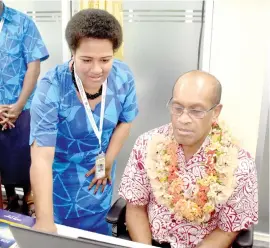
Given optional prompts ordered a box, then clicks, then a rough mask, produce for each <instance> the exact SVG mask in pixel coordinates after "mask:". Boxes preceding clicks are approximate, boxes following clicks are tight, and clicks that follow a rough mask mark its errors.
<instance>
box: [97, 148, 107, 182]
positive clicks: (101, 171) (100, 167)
mask: <svg viewBox="0 0 270 248" xmlns="http://www.w3.org/2000/svg"><path fill="white" fill-rule="evenodd" d="M103 177H105V154H104V153H103V152H102V153H100V154H99V155H98V156H97V158H96V178H97V179H101V178H103Z"/></svg>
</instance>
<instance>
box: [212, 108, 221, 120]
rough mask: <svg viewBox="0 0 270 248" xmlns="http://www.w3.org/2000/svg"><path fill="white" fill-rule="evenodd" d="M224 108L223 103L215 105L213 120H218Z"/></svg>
mask: <svg viewBox="0 0 270 248" xmlns="http://www.w3.org/2000/svg"><path fill="white" fill-rule="evenodd" d="M222 108H223V105H222V104H219V105H217V106H216V107H215V109H214V113H213V114H214V116H213V122H217V120H218V117H219V115H220V113H221V110H222Z"/></svg>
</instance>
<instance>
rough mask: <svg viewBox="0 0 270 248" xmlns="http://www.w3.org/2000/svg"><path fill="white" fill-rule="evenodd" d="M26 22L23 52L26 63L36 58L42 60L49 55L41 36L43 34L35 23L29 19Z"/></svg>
mask: <svg viewBox="0 0 270 248" xmlns="http://www.w3.org/2000/svg"><path fill="white" fill-rule="evenodd" d="M25 23H26V27H25V31H24V37H23V54H24V59H25V61H26V63H27V64H28V63H30V62H33V61H36V60H40V61H41V62H42V61H44V60H46V59H47V58H48V57H49V54H48V51H47V48H46V46H45V44H44V42H43V40H42V38H41V35H40V33H39V31H38V29H37V27H36V25H35V23H34V22H33V21H32V20H31V19H29V21H28V22H25Z"/></svg>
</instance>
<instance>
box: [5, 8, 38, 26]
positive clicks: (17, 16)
mask: <svg viewBox="0 0 270 248" xmlns="http://www.w3.org/2000/svg"><path fill="white" fill-rule="evenodd" d="M5 8H6V13H7V15H8V17H9V18H11V19H12V20H13V21H16V22H18V23H20V24H24V23H25V22H34V21H33V19H32V18H31V17H29V16H28V15H27V14H25V13H23V12H21V11H19V10H17V9H13V8H10V7H7V6H5Z"/></svg>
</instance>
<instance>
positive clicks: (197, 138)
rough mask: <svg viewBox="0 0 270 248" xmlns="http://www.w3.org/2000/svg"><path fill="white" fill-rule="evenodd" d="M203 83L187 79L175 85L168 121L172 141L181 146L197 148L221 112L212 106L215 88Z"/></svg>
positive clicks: (219, 107) (189, 77)
mask: <svg viewBox="0 0 270 248" xmlns="http://www.w3.org/2000/svg"><path fill="white" fill-rule="evenodd" d="M207 79H208V78H207V77H206V79H205V78H204V77H203V76H202V77H199V78H198V77H196V78H194V77H192V75H191V76H186V77H185V78H183V79H180V81H179V82H177V83H176V85H175V88H174V92H173V99H172V101H171V104H170V106H171V121H172V125H173V132H174V136H175V139H176V141H177V142H178V143H179V144H182V145H184V146H196V145H198V146H200V145H201V144H202V143H203V141H204V140H205V138H206V136H207V135H208V133H209V132H210V129H211V126H212V123H213V122H215V121H216V120H217V117H218V115H219V113H220V111H221V107H222V106H221V105H217V104H216V103H215V93H216V91H215V90H216V88H215V86H213V84H211V83H208V82H207V81H205V80H207ZM208 80H209V79H208ZM183 108H185V109H184V111H183ZM211 108H212V110H210V109H211ZM209 110H210V111H209ZM207 111H208V112H207ZM198 148H199V147H198Z"/></svg>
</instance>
